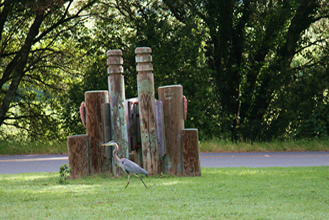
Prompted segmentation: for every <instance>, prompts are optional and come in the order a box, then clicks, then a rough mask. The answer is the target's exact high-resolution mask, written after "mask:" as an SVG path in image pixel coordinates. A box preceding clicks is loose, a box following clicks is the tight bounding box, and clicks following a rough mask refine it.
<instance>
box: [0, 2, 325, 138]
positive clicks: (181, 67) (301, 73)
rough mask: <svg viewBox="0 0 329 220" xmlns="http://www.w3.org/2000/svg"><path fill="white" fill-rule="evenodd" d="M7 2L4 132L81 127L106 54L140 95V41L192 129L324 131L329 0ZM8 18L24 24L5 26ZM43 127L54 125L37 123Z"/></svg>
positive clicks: (203, 132) (286, 134) (213, 133)
mask: <svg viewBox="0 0 329 220" xmlns="http://www.w3.org/2000/svg"><path fill="white" fill-rule="evenodd" d="M9 2H12V1H3V2H2V8H1V10H2V12H1V17H0V28H1V27H2V32H1V33H2V34H1V46H2V48H3V49H2V50H1V54H0V58H1V72H0V77H1V82H5V83H3V84H1V86H2V87H1V88H2V90H1V94H0V99H1V102H2V105H1V114H0V119H1V117H2V118H3V122H1V120H0V124H1V131H2V132H3V135H4V134H6V129H4V126H3V125H4V124H7V125H14V126H16V127H18V128H20V129H23V130H27V135H29V136H30V137H33V136H36V135H35V134H36V133H38V134H40V135H41V136H42V135H44V136H47V137H51V138H54V137H56V135H55V134H54V132H53V131H56V134H57V138H63V137H65V136H66V135H69V134H74V133H75V134H76V133H79V132H83V128H82V126H81V123H80V121H79V120H80V119H79V115H78V107H79V105H80V103H81V102H82V101H83V99H84V98H83V95H84V91H85V90H94V89H107V85H106V83H104V82H106V77H107V73H106V56H105V53H106V50H108V49H116V48H119V49H122V50H123V52H124V62H125V63H124V68H125V82H126V96H127V97H135V96H137V89H136V71H135V62H134V57H135V54H134V50H135V48H136V47H138V46H149V47H151V48H152V51H153V65H154V69H155V70H154V77H155V87H156V88H157V87H159V86H163V85H168V84H178V83H179V84H182V85H183V87H184V94H185V95H186V96H187V98H188V106H189V110H188V120H187V121H186V127H197V128H199V132H200V137H201V138H204V139H205V138H213V137H218V138H225V139H231V140H234V141H235V140H251V141H254V140H258V141H268V140H271V139H277V138H282V139H283V138H312V137H326V136H327V135H328V132H329V117H328V114H327V112H328V101H329V95H328V85H329V78H328V49H329V47H328V40H327V39H328V35H329V31H328V26H329V21H328V16H329V12H328V11H329V10H328V9H329V3H327V1H320V0H303V1H293V0H289V1H273V0H259V1H256V0H244V1H233V0H231V1H218V0H192V1H173V0H165V1H157V0H152V1H137V0H136V1H130V0H120V1H119V0H103V1H92V2H91V1H81V2H77V3H75V4H73V3H74V2H75V1H73V3H72V4H71V2H70V1H68V2H65V1H58V5H55V6H52V7H50V6H49V5H47V4H46V3H47V1H44V3H42V5H41V6H42V7H41V6H39V7H36V8H40V9H38V10H33V9H32V7H30V8H29V7H28V8H27V10H23V9H22V7H23V6H24V7H25V6H26V5H24V4H27V5H32V4H37V3H36V1H32V0H31V1H26V3H24V1H20V3H9ZM41 2H43V1H41ZM23 3H24V4H23ZM38 4H41V3H40V1H38ZM73 5H74V8H76V9H75V10H72V11H70V10H68V6H70V7H73ZM8 6H10V7H8ZM9 9H10V10H9ZM80 9H81V10H80ZM15 10H16V11H17V12H20V13H17V12H16V11H15ZM41 11H42V12H41ZM14 12H15V13H14ZM11 13H12V14H15V19H16V20H15V19H10V22H8V21H7V23H6V22H3V17H8V16H9V15H10V14H11ZM39 14H40V15H39ZM38 16H41V17H42V19H41V18H40V19H41V23H40V26H39V29H38V31H39V32H36V33H34V34H33V33H31V35H32V34H33V35H34V38H33V39H34V40H32V41H31V42H32V43H31V46H29V47H28V55H26V53H24V55H25V56H27V57H26V62H25V61H24V56H23V57H20V58H19V59H18V58H17V59H18V60H19V62H21V63H22V66H23V67H19V65H14V67H15V68H14V67H13V66H11V64H10V63H11V62H14V60H15V57H16V56H17V55H18V54H22V52H19V51H22V48H23V46H24V45H26V44H25V43H24V44H23V43H22V42H25V41H23V39H24V40H25V39H28V35H29V30H31V28H32V27H33V25H31V23H32V21H35V20H36V19H38ZM43 17H45V18H43ZM23 18H24V19H23ZM84 18H88V19H89V20H83V19H84ZM23 20H24V21H25V20H26V21H27V20H29V21H30V22H29V23H28V22H27V23H26V24H25V23H24V22H23ZM64 20H65V22H63V21H64ZM19 22H21V23H22V24H21V25H20V26H18V25H17V24H20V23H19ZM5 23H6V25H3V24H5ZM56 24H58V25H56ZM36 25H37V24H36ZM4 27H6V28H4ZM51 27H54V28H53V29H50V28H51ZM17 30H20V32H19V34H17V32H16V31H17ZM47 30H48V31H47ZM43 33H45V34H43ZM3 39H6V41H4V40H3ZM17 39H21V40H20V41H19V42H21V43H20V44H19V43H16V44H15V43H14V42H16V41H17ZM21 44H22V45H21ZM19 45H21V46H19ZM6 48H7V49H6ZM9 48H10V49H9ZM23 61H24V62H23ZM34 63H35V64H34ZM23 64H24V65H23ZM10 68H12V69H13V70H12V71H9V70H10ZM19 68H23V70H24V71H23V72H24V74H20V75H19V74H18V75H19V76H20V77H21V80H18V81H19V83H18V84H17V88H16V90H15V89H14V90H13V89H10V88H15V87H14V86H16V84H15V83H14V82H15V79H16V78H15V77H14V76H15V73H14V72H19V71H18V69H19ZM7 69H8V70H7ZM41 73H42V74H41ZM6 77H7V78H6ZM6 79H7V80H6ZM25 81H26V83H23V82H25ZM12 91H14V93H13V92H12ZM41 91H42V92H41ZM8 94H9V95H8ZM10 94H11V95H10ZM23 95H24V98H20V96H23ZM8 97H11V99H9V98H8ZM8 100H10V102H9V103H10V104H9V109H8V111H5V110H6V108H5V104H4V103H8ZM2 106H4V107H2ZM33 106H34V107H33ZM10 108H11V109H12V110H10ZM24 110H25V111H24ZM40 124H43V126H45V124H46V125H47V126H45V127H47V129H44V128H43V129H42V130H40V131H38V130H37V129H35V128H36V127H38V126H37V125H40ZM48 125H49V126H48ZM50 125H51V126H50ZM53 126H55V127H56V129H54V127H53ZM6 128H8V126H6Z"/></svg>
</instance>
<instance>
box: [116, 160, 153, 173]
mask: <svg viewBox="0 0 329 220" xmlns="http://www.w3.org/2000/svg"><path fill="white" fill-rule="evenodd" d="M117 164H118V165H119V166H120V167H121V168H122V169H123V171H125V172H126V173H128V174H133V173H135V174H144V175H145V176H148V175H149V173H148V172H147V171H146V170H144V169H143V168H141V167H140V166H139V165H138V164H136V163H135V162H133V161H131V160H128V159H127V158H122V159H120V162H117Z"/></svg>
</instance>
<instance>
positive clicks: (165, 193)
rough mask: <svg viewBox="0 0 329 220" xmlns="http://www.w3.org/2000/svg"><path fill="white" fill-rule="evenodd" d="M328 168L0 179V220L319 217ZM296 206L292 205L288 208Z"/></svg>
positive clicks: (323, 207)
mask: <svg viewBox="0 0 329 220" xmlns="http://www.w3.org/2000/svg"><path fill="white" fill-rule="evenodd" d="M328 173H329V167H308V168H202V176H201V177H174V176H170V175H162V176H150V177H147V178H145V177H144V178H143V180H144V182H145V184H146V185H147V186H148V187H149V189H145V187H144V185H143V184H142V182H141V181H140V180H139V179H138V178H137V177H131V179H130V184H129V186H128V188H127V189H125V188H124V187H125V185H126V184H127V176H123V177H120V178H110V177H107V176H106V175H95V176H87V177H84V178H81V179H75V180H71V179H69V180H67V181H68V184H66V185H60V184H59V183H58V177H59V173H41V174H24V175H21V174H19V175H0V194H1V195H0V196H1V200H0V207H1V208H2V211H1V212H0V219H17V218H19V216H25V217H26V218H27V219H45V218H50V219H168V216H170V218H171V219H188V218H192V219H193V218H194V219H195V218H201V219H222V218H224V219H225V218H229V219H230V218H233V219H257V218H260V219H264V218H268V216H276V217H277V218H278V219H289V218H291V216H293V218H295V219H300V218H302V219H325V217H327V210H328V209H329V205H328V204H329V199H328V197H327V195H328V194H329V184H328V183H329V174H328ZM296 204H298V205H296Z"/></svg>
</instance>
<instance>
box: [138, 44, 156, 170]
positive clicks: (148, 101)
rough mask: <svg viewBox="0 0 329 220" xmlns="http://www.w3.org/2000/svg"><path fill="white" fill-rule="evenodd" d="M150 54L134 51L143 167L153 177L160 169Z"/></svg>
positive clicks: (144, 51) (141, 48) (144, 50)
mask: <svg viewBox="0 0 329 220" xmlns="http://www.w3.org/2000/svg"><path fill="white" fill-rule="evenodd" d="M151 52H152V50H151V48H149V47H139V48H136V50H135V53H136V63H137V66H136V69H137V72H138V74H137V89H138V100H139V119H140V132H141V142H142V152H143V167H144V169H146V170H147V171H148V172H149V174H150V175H154V174H160V173H161V167H160V156H159V147H158V137H157V136H158V135H157V125H156V116H155V109H154V79H153V73H152V71H153V66H152V64H151V61H152V56H151V55H150V53H151Z"/></svg>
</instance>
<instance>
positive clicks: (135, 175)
mask: <svg viewBox="0 0 329 220" xmlns="http://www.w3.org/2000/svg"><path fill="white" fill-rule="evenodd" d="M133 174H134V175H135V176H137V177H138V178H139V179H140V180H141V181H142V182H143V184H144V186H145V188H146V189H147V186H146V185H145V183H144V181H143V179H142V178H141V177H140V176H138V175H137V174H135V173H133Z"/></svg>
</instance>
